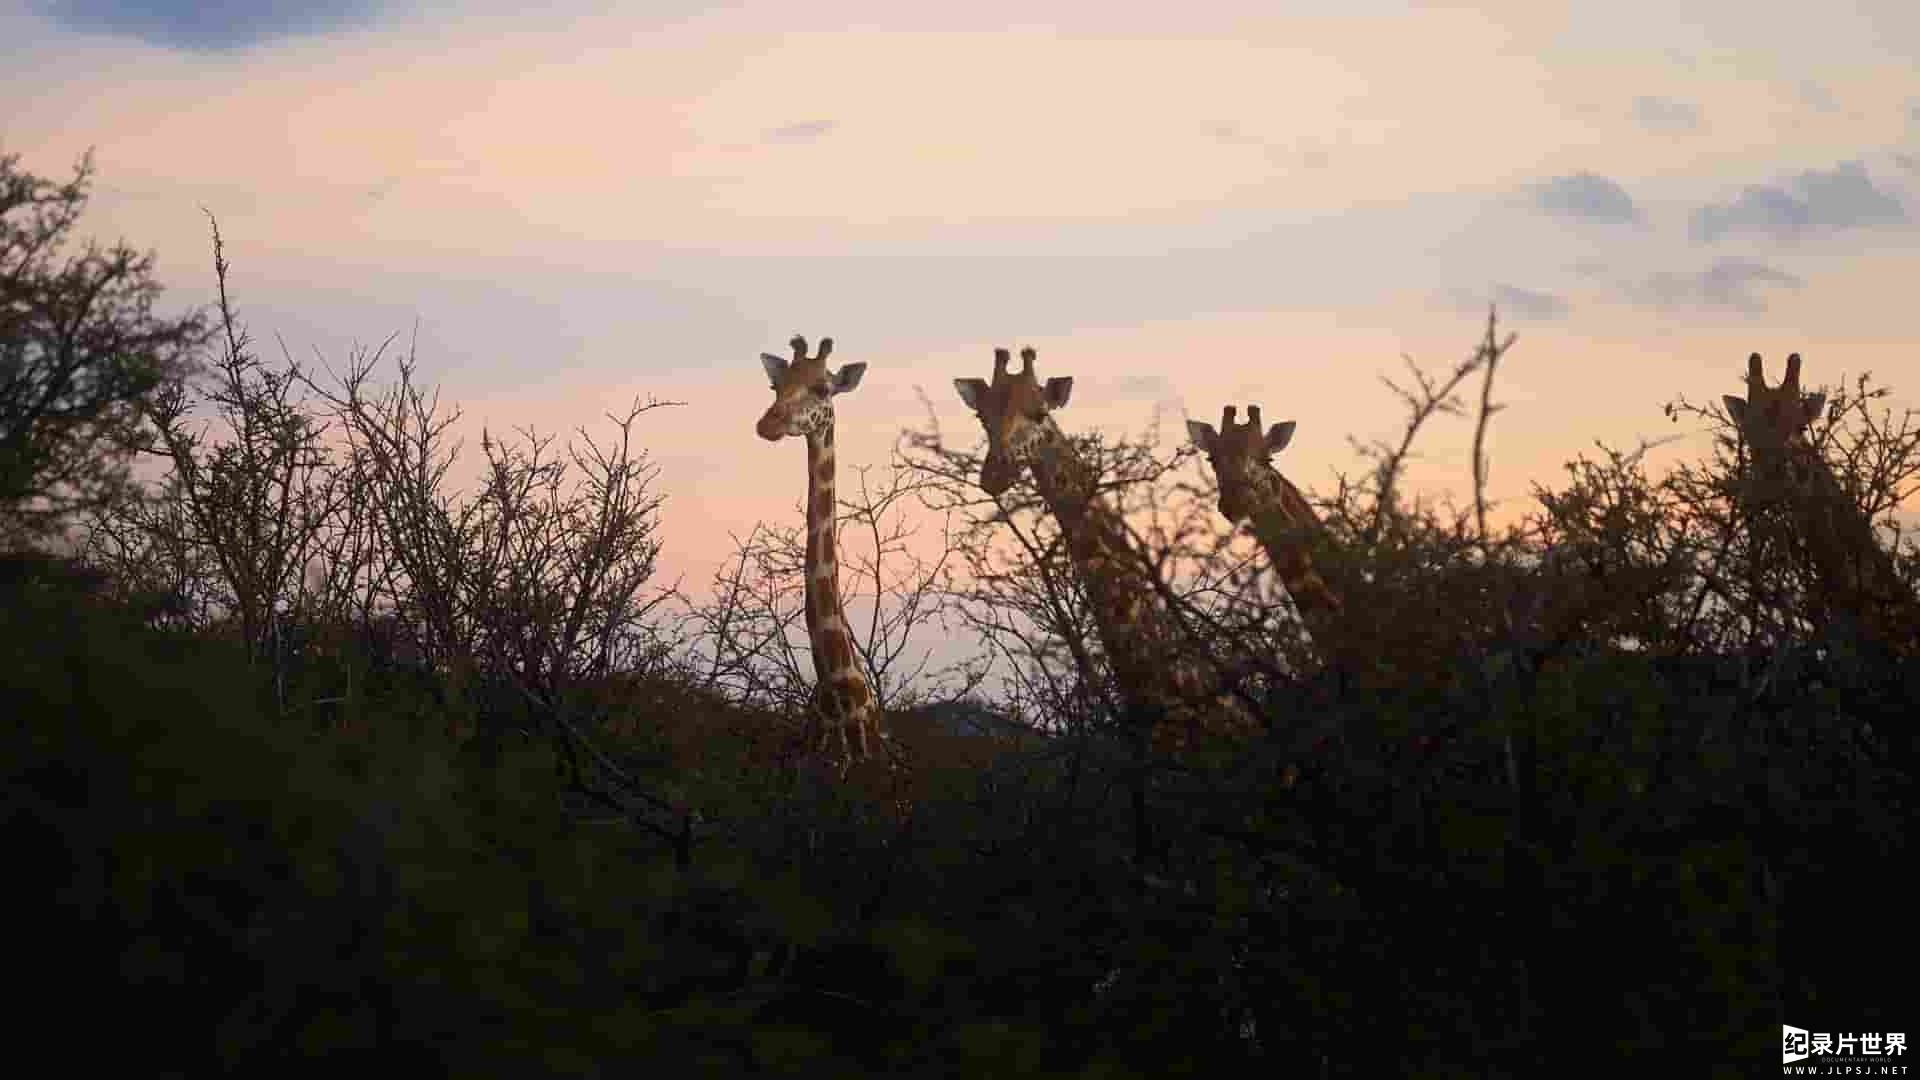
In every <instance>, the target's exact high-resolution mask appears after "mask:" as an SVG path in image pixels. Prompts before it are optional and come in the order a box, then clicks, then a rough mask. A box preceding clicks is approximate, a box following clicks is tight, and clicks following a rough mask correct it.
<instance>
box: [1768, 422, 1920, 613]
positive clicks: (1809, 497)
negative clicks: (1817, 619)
mask: <svg viewBox="0 0 1920 1080" xmlns="http://www.w3.org/2000/svg"><path fill="white" fill-rule="evenodd" d="M1783 464H1784V472H1785V480H1786V483H1787V485H1788V499H1787V508H1788V509H1789V510H1790V511H1791V513H1792V515H1793V517H1794V519H1795V520H1796V521H1797V522H1798V523H1799V525H1800V531H1801V533H1802V538H1803V540H1804V541H1805V543H1806V545H1807V552H1808V554H1809V555H1810V556H1812V562H1813V567H1814V570H1815V572H1816V573H1817V574H1818V575H1819V580H1820V583H1821V586H1822V591H1823V592H1824V593H1825V594H1826V596H1825V598H1824V599H1825V600H1826V602H1827V603H1829V604H1831V605H1833V606H1834V607H1835V608H1837V609H1839V610H1841V611H1844V612H1846V613H1847V614H1849V615H1851V616H1853V617H1854V618H1856V619H1857V620H1859V621H1860V623H1861V625H1862V626H1863V627H1864V628H1866V629H1867V630H1868V631H1869V632H1870V633H1872V634H1874V636H1876V637H1878V638H1880V639H1881V640H1884V641H1889V642H1892V643H1896V644H1904V645H1905V646H1906V647H1908V648H1914V647H1920V600H1916V598H1915V596H1914V594H1913V591H1912V590H1911V589H1910V588H1908V587H1907V586H1906V585H1905V584H1904V583H1903V582H1902V581H1901V580H1900V576H1899V573H1898V571H1897V570H1896V569H1895V567H1894V563H1893V558H1892V556H1890V555H1889V554H1888V553H1887V551H1886V549H1884V548H1882V547H1881V546H1880V538H1879V536H1878V535H1877V534H1876V531H1875V529H1874V527H1873V522H1872V520H1871V519H1870V518H1869V517H1868V516H1867V515H1866V514H1863V513H1861V512H1860V508H1859V506H1858V505H1857V504H1856V503H1855V502H1854V500H1853V499H1852V497H1850V496H1849V495H1848V494H1847V492H1846V489H1845V488H1844V487H1842V486H1841V484H1840V480H1839V478H1838V477H1836V476H1834V475H1833V471H1832V470H1831V469H1830V468H1828V466H1827V461H1826V458H1825V457H1824V456H1823V455H1822V454H1821V453H1820V451H1819V449H1818V448H1817V447H1815V446H1814V445H1813V444H1812V443H1811V442H1809V441H1807V439H1806V438H1805V437H1804V436H1797V437H1795V438H1794V439H1793V441H1791V442H1790V443H1788V445H1787V456H1786V461H1785V462H1784V463H1783Z"/></svg>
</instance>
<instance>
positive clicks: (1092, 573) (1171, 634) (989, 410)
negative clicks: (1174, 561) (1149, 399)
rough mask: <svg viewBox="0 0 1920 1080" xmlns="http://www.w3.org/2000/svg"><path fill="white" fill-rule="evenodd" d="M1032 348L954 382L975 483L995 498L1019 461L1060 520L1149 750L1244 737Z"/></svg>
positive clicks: (1253, 724)
mask: <svg viewBox="0 0 1920 1080" xmlns="http://www.w3.org/2000/svg"><path fill="white" fill-rule="evenodd" d="M1034 356H1035V354H1034V350H1033V349H1031V348H1027V349H1022V350H1021V351H1020V359H1021V369H1020V370H1019V371H1018V372H1009V371H1008V370H1007V364H1008V361H1009V359H1010V357H1009V355H1008V350H1006V349H995V350H994V353H993V381H992V382H991V383H989V382H987V381H986V380H984V379H955V380H954V381H953V385H954V389H956V390H958V391H959V393H960V399H961V400H962V401H964V402H966V404H967V406H968V407H969V408H971V409H972V410H973V411H974V413H975V414H976V415H977V416H978V417H979V418H980V423H981V425H982V426H983V427H985V428H986V432H987V455H986V459H985V460H984V461H983V462H982V463H981V467H980V486H981V487H982V488H983V489H985V490H986V492H987V493H988V494H989V495H994V496H998V495H1000V494H1003V493H1004V492H1005V491H1006V490H1007V489H1008V488H1010V487H1012V486H1013V483H1014V481H1015V480H1016V479H1017V478H1018V477H1019V475H1020V471H1021V468H1022V466H1025V467H1027V468H1028V469H1030V470H1031V471H1032V474H1033V481H1034V486H1035V488H1036V489H1037V490H1038V491H1039V493H1040V497H1041V499H1042V500H1043V501H1044V502H1045V503H1046V505H1047V509H1048V510H1049V511H1050V512H1051V513H1052V514H1053V516H1054V519H1055V520H1056V521H1057V522H1059V525H1060V532H1061V535H1062V536H1063V538H1064V539H1065V540H1066V546H1067V554H1068V558H1069V559H1070V560H1071V562H1072V564H1073V568H1074V571H1075V574H1076V575H1077V576H1078V578H1079V580H1080V583H1081V586H1082V588H1084V589H1085V591H1086V594H1087V599H1088V601H1089V603H1090V604H1091V606H1092V609H1093V617H1094V623H1095V627H1096V629H1097V630H1098V632H1099V634H1100V640H1101V642H1102V644H1104V645H1105V646H1106V653H1107V658H1108V661H1109V662H1110V663H1111V665H1112V667H1113V673H1114V678H1115V681H1116V683H1117V684H1118V687H1119V690H1120V696H1121V698H1122V699H1123V700H1124V701H1125V703H1126V704H1127V705H1128V706H1129V707H1131V708H1135V709H1142V710H1145V711H1146V712H1148V713H1149V714H1150V715H1154V716H1155V717H1156V719H1157V721H1158V722H1156V723H1155V724H1154V727H1153V729H1152V740H1153V743H1154V746H1155V748H1156V749H1161V750H1173V751H1178V750H1181V749H1184V748H1185V747H1186V746H1188V745H1189V744H1190V742H1191V740H1192V737H1193V736H1194V735H1195V734H1197V733H1200V732H1208V731H1213V732H1221V733H1234V734H1245V733H1250V732H1253V731H1256V730H1258V729H1259V727H1260V724H1259V720H1258V718H1257V717H1255V716H1254V715H1253V713H1252V711H1251V710H1249V709H1248V708H1246V707H1245V706H1244V705H1243V704H1242V703H1241V702H1240V701H1239V700H1238V699H1237V698H1234V697H1233V696H1231V695H1230V694H1226V693H1224V692H1223V682H1224V680H1223V679H1222V676H1221V673H1220V671H1219V669H1218V668H1217V667H1216V666H1215V665H1214V664H1213V663H1212V661H1211V660H1210V659H1208V658H1207V657H1206V656H1205V655H1204V654H1203V653H1201V652H1200V651H1199V650H1197V649H1196V647H1195V646H1196V643H1195V642H1194V641H1193V640H1192V639H1191V638H1190V636H1189V635H1188V634H1187V633H1186V631H1184V630H1183V629H1182V628H1181V627H1180V626H1179V624H1178V623H1177V622H1176V621H1175V619H1174V617H1173V613H1172V612H1171V611H1170V610H1168V608H1167V606H1166V604H1165V602H1164V601H1163V600H1162V598H1161V595H1160V593H1159V591H1158V589H1157V587H1156V584H1157V583H1156V582H1154V581H1153V580H1151V579H1150V576H1149V572H1148V570H1147V568H1146V566H1145V564H1144V562H1143V560H1142V559H1141V556H1140V554H1139V553H1138V552H1137V551H1135V550H1134V547H1133V544H1132V541H1131V540H1130V539H1129V537H1128V534H1127V527H1126V523H1125V522H1124V521H1123V520H1121V517H1120V515H1119V513H1118V512H1116V511H1115V510H1114V509H1113V508H1112V507H1111V506H1109V505H1108V504H1107V503H1106V501H1105V500H1104V499H1102V498H1100V497H1099V495H1098V494H1097V493H1096V492H1095V490H1094V487H1095V482H1096V480H1097V477H1096V476H1095V473H1094V470H1093V469H1092V468H1091V467H1090V466H1089V465H1088V464H1087V463H1086V462H1085V461H1084V460H1083V459H1082V458H1081V457H1080V455H1079V452H1078V451H1077V450H1075V449H1074V447H1073V444H1072V443H1071V442H1069V441H1068V439H1067V437H1066V436H1065V435H1064V434H1063V433H1062V432H1061V431H1060V428H1059V426H1058V425H1056V424H1055V423H1054V421H1053V417H1052V415H1051V414H1052V413H1053V411H1054V410H1055V409H1060V408H1064V407H1065V406H1066V404H1067V399H1068V397H1069V396H1070V395H1071V393H1072V391H1073V379H1072V378H1071V377H1056V378H1051V379H1048V380H1047V381H1046V383H1045V384H1044V385H1043V384H1042V383H1041V382H1040V379H1039V376H1038V375H1037V374H1036V373H1035V371H1034Z"/></svg>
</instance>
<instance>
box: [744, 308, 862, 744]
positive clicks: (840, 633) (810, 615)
mask: <svg viewBox="0 0 1920 1080" xmlns="http://www.w3.org/2000/svg"><path fill="white" fill-rule="evenodd" d="M789 344H790V345H791V346H792V347H793V359H792V360H788V359H786V358H785V357H780V356H775V355H773V354H771V353H761V354H760V362H761V364H762V365H763V366H764V367H765V368H766V372H767V379H768V381H769V382H771V383H772V384H773V404H772V405H771V406H769V407H768V408H767V411H766V413H765V414H764V415H763V416H761V417H760V422H759V423H758V424H756V425H755V426H754V430H755V431H756V432H758V433H759V435H760V437H761V438H763V439H766V440H767V441H769V442H778V441H779V440H781V439H783V438H788V437H792V436H801V437H804V438H805V439H806V440H807V554H806V562H805V573H806V605H807V608H806V620H807V640H808V643H809V644H810V646H811V648H812V652H813V672H814V680H815V681H814V693H815V703H814V705H815V713H816V715H817V716H818V717H819V718H821V719H822V720H824V722H825V724H826V725H827V726H826V727H823V728H820V729H818V730H817V731H815V732H814V737H813V738H812V739H811V740H810V742H811V743H812V745H813V748H814V749H816V750H823V749H827V744H828V742H829V740H837V746H834V747H833V748H832V749H833V751H834V752H836V753H837V755H838V756H839V757H840V760H841V763H842V765H843V767H844V766H847V765H851V764H852V763H854V762H858V761H864V760H868V759H870V758H872V757H873V756H874V755H875V754H876V752H877V751H879V750H880V749H881V746H880V745H879V744H881V743H883V741H884V740H885V737H886V736H885V734H884V733H883V732H882V731H881V728H880V708H879V703H878V700H877V699H876V698H875V697H874V693H873V687H872V686H871V685H869V684H868V682H867V678H866V676H865V675H864V674H862V673H861V671H860V662H859V658H858V656H857V655H856V654H855V652H854V648H853V637H852V635H851V634H850V633H849V632H848V630H847V620H846V613H845V612H844V611H843V610H842V608H841V604H840V565H839V562H838V560H837V559H836V557H835V554H834V540H835V536H834V533H835V520H836V511H837V509H838V504H837V502H836V501H835V499H834V487H833V483H834V455H833V397H834V395H835V394H844V393H846V392H848V391H849V390H852V389H853V388H854V387H856V386H859V385H860V377H861V376H862V375H864V374H865V373H866V370H867V365H866V364H864V363H855V364H847V365H845V366H844V367H842V368H841V369H840V370H839V371H838V372H831V371H828V370H827V357H829V356H831V355H833V339H832V338H821V339H820V348H819V351H818V352H816V353H814V355H813V356H812V357H808V356H807V339H806V338H804V337H800V336H797V335H796V336H795V337H794V338H793V340H792V341H791V342H789Z"/></svg>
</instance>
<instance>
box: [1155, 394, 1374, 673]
mask: <svg viewBox="0 0 1920 1080" xmlns="http://www.w3.org/2000/svg"><path fill="white" fill-rule="evenodd" d="M1234 413H1235V409H1234V407H1233V406H1231V405H1229V406H1227V407H1226V408H1225V409H1223V410H1221V413H1220V430H1219V431H1217V432H1216V431H1214V430H1213V425H1211V424H1209V423H1207V422H1206V421H1204V420H1189V421H1187V434H1188V435H1190V436H1192V438H1193V443H1194V445H1195V446H1198V447H1199V448H1200V449H1201V450H1202V451H1203V452H1205V453H1206V455H1207V457H1208V459H1209V460H1211V461H1212V462H1213V473H1214V476H1215V477H1217V478H1218V479H1219V482H1220V512H1221V513H1222V514H1225V515H1226V517H1227V520H1228V521H1231V522H1233V523H1234V524H1235V525H1238V524H1239V523H1240V522H1242V521H1245V522H1247V523H1248V524H1249V525H1250V526H1251V527H1252V529H1253V534H1254V537H1255V538H1256V539H1258V540H1259V541H1260V546H1261V547H1263V548H1265V549H1266V550H1267V558H1268V560H1269V561H1270V562H1272V564H1273V570H1274V573H1276V574H1278V575H1279V576H1280V584H1282V585H1285V586H1286V587H1287V595H1289V596H1291V597H1293V602H1294V603H1295V604H1297V605H1298V606H1299V608H1300V613H1301V615H1302V616H1304V617H1305V618H1306V619H1307V620H1308V628H1309V629H1314V628H1315V625H1314V624H1315V623H1318V624H1319V628H1320V629H1322V630H1324V629H1325V628H1326V619H1325V616H1328V615H1333V614H1337V613H1338V612H1339V611H1340V597H1339V596H1338V595H1337V594H1335V593H1334V591H1333V589H1332V588H1331V587H1330V586H1328V585H1327V582H1326V580H1325V579H1324V578H1322V577H1321V576H1320V572H1319V571H1317V570H1315V569H1314V568H1313V558H1312V556H1311V555H1310V554H1309V550H1308V541H1309V540H1310V539H1311V538H1313V537H1314V536H1316V535H1318V534H1320V533H1321V532H1322V531H1323V529H1324V527H1323V526H1322V525H1321V523H1320V516H1319V515H1318V514H1316V513H1314V511H1313V506H1312V505H1311V504H1310V503H1308V502H1307V499H1306V496H1304V495H1302V494H1300V489H1299V488H1297V487H1294V486H1293V482H1292V481H1290V480H1288V479H1287V478H1286V477H1284V476H1282V475H1280V470H1278V469H1276V468H1274V467H1273V462H1272V461H1270V460H1268V459H1269V458H1270V457H1271V456H1272V455H1274V454H1277V453H1279V452H1280V451H1282V450H1284V449H1286V446H1287V444H1288V443H1289V442H1292V441H1293V429H1294V422H1293V421H1291V420H1286V421H1282V422H1281V423H1278V424H1275V425H1273V427H1271V428H1268V429H1266V430H1265V431H1264V432H1263V431H1262V430H1261V425H1260V406H1258V405H1248V406H1247V422H1246V423H1245V424H1236V423H1235V422H1234ZM1318 636H1320V635H1316V637H1318ZM1319 644H1320V645H1321V646H1322V647H1323V648H1324V647H1326V646H1327V645H1328V644H1330V642H1328V641H1321V642H1319Z"/></svg>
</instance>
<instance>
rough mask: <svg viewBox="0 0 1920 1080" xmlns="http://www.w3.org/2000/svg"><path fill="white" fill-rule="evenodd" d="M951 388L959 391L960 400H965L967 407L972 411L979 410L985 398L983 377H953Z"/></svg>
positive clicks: (985, 381) (985, 382)
mask: <svg viewBox="0 0 1920 1080" xmlns="http://www.w3.org/2000/svg"><path fill="white" fill-rule="evenodd" d="M953 388H954V389H955V390H958V391H959V392H960V400H961V401H964V402H966V403H967V408H969V409H972V410H973V411H974V412H979V411H980V407H981V405H982V403H984V402H985V401H986V400H987V380H985V379H955V380H953Z"/></svg>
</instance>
